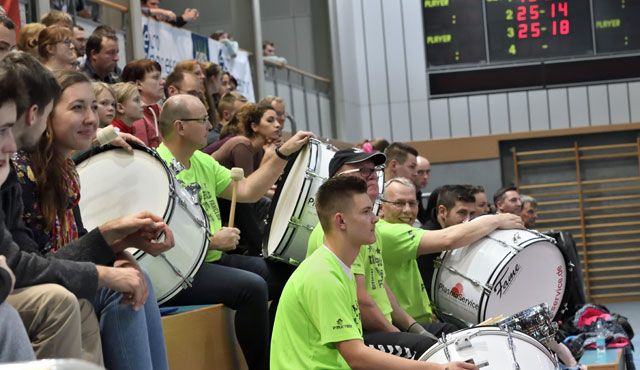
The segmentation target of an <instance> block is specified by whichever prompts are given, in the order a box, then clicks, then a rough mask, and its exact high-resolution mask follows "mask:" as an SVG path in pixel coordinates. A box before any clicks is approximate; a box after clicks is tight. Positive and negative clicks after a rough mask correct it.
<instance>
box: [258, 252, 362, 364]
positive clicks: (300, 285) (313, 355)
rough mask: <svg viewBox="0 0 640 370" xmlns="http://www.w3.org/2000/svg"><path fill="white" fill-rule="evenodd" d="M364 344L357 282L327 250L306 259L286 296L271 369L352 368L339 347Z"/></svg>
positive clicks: (273, 340) (280, 308) (276, 326)
mask: <svg viewBox="0 0 640 370" xmlns="http://www.w3.org/2000/svg"><path fill="white" fill-rule="evenodd" d="M353 339H359V340H362V325H361V323H360V310H359V308H358V296H357V293H356V283H355V280H354V279H353V275H351V271H349V267H348V266H346V265H345V264H343V263H342V262H341V261H340V260H339V259H338V258H337V257H336V256H335V255H334V254H333V252H331V251H330V250H329V249H328V248H326V247H322V248H319V249H318V251H317V252H316V253H314V254H313V256H311V257H309V258H307V259H305V260H304V261H303V262H302V263H301V264H300V266H298V268H297V269H296V271H295V272H294V273H293V275H291V277H290V278H289V281H287V284H286V285H285V287H284V290H283V291H282V295H281V296H280V302H279V303H278V311H277V313H276V319H275V323H274V327H273V334H272V336H271V366H270V368H271V369H274V370H282V369H295V370H299V369H348V368H349V366H348V365H347V363H346V361H345V360H344V358H343V357H342V355H340V352H339V351H338V349H337V348H336V346H335V343H338V342H343V341H347V340H353Z"/></svg>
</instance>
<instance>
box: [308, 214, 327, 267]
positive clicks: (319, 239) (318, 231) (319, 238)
mask: <svg viewBox="0 0 640 370" xmlns="http://www.w3.org/2000/svg"><path fill="white" fill-rule="evenodd" d="M322 244H324V231H323V230H322V225H320V223H319V222H318V224H317V225H316V227H314V228H313V231H311V235H309V241H308V242H307V256H306V258H309V256H311V255H312V254H313V252H315V251H316V249H318V248H319V247H320V246H321V245H322Z"/></svg>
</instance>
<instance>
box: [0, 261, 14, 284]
mask: <svg viewBox="0 0 640 370" xmlns="http://www.w3.org/2000/svg"><path fill="white" fill-rule="evenodd" d="M0 268H1V269H5V270H6V271H7V272H8V273H9V276H10V277H11V289H9V292H11V291H13V287H14V286H15V285H16V276H15V275H14V274H13V271H11V269H10V268H9V265H7V257H5V256H2V255H0Z"/></svg>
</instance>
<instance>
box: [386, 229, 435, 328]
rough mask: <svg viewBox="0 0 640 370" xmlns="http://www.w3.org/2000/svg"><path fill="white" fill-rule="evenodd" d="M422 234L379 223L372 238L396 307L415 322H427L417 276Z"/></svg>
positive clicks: (426, 305) (426, 300)
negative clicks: (400, 308)
mask: <svg viewBox="0 0 640 370" xmlns="http://www.w3.org/2000/svg"><path fill="white" fill-rule="evenodd" d="M425 232H426V230H423V229H418V228H415V227H413V226H411V225H407V224H390V223H388V222H386V221H384V220H379V221H378V223H377V224H376V237H377V242H378V244H379V245H381V246H382V258H383V259H384V268H385V270H386V276H387V284H389V288H391V291H393V294H395V296H396V298H397V299H398V303H399V304H400V306H401V307H402V308H404V310H405V311H407V313H408V314H409V315H411V317H413V318H414V319H415V320H416V321H417V322H420V323H428V322H431V302H430V301H429V296H428V295H427V290H426V289H425V287H424V282H423V281H422V277H421V276H420V270H419V269H418V262H417V261H416V257H417V255H418V247H419V246H420V239H421V238H422V235H423V234H424V233H425Z"/></svg>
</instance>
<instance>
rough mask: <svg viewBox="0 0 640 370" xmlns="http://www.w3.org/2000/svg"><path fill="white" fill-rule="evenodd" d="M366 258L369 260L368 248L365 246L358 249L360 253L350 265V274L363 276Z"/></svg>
mask: <svg viewBox="0 0 640 370" xmlns="http://www.w3.org/2000/svg"><path fill="white" fill-rule="evenodd" d="M367 258H369V248H368V246H366V245H363V246H362V247H360V252H359V253H358V255H357V256H356V259H355V261H353V263H352V264H351V272H352V273H353V274H354V275H365V268H366V262H367Z"/></svg>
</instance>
